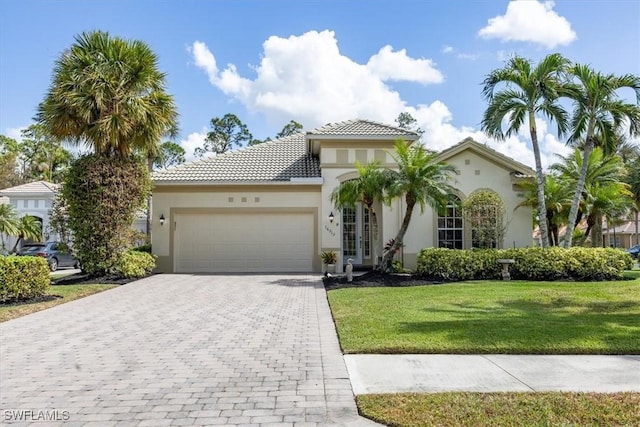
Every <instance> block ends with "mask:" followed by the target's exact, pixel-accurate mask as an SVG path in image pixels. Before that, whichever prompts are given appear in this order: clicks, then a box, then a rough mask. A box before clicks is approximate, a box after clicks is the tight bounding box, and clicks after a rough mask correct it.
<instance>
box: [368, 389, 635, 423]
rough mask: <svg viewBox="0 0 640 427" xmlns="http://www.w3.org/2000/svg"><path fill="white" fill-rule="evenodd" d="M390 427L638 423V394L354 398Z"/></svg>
mask: <svg viewBox="0 0 640 427" xmlns="http://www.w3.org/2000/svg"><path fill="white" fill-rule="evenodd" d="M356 400H357V403H358V409H359V411H360V413H361V414H362V415H364V416H365V417H367V418H370V419H373V420H375V421H377V422H379V423H382V424H384V425H388V426H403V427H413V426H415V427H418V426H443V427H445V426H456V427H457V426H473V427H475V426H638V425H640V409H639V408H640V393H611V394H598V393H434V394H410V393H407V394H386V395H385V394H382V395H362V396H357V397H356Z"/></svg>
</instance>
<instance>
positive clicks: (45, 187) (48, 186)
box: [0, 181, 60, 196]
mask: <svg viewBox="0 0 640 427" xmlns="http://www.w3.org/2000/svg"><path fill="white" fill-rule="evenodd" d="M59 187H60V185H59V184H54V183H52V182H47V181H35V182H29V183H27V184H22V185H18V186H16V187H11V188H5V189H4V190H0V195H4V196H9V195H12V194H33V193H37V194H41V193H55V192H56V191H58V188H59Z"/></svg>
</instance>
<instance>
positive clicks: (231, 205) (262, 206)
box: [152, 120, 534, 273]
mask: <svg viewBox="0 0 640 427" xmlns="http://www.w3.org/2000/svg"><path fill="white" fill-rule="evenodd" d="M398 138H402V139H404V140H407V141H410V142H415V141H417V140H418V135H417V134H416V133H415V132H412V131H409V130H406V129H401V128H398V127H395V126H390V125H385V124H382V123H377V122H372V121H367V120H350V121H345V122H340V123H335V124H328V125H325V126H322V127H320V128H316V129H314V130H312V131H309V132H306V133H304V132H302V133H298V134H295V135H292V136H289V137H286V138H282V139H279V140H276V141H271V142H267V143H263V144H259V145H256V146H252V147H248V148H244V149H240V150H236V151H232V152H228V153H225V154H223V155H219V156H217V157H211V158H208V159H204V160H199V161H196V162H193V163H190V164H185V165H181V166H178V167H176V168H173V169H170V170H166V171H160V172H156V173H154V175H153V208H152V212H154V214H153V227H152V229H153V233H152V247H153V252H154V253H155V254H156V255H157V256H158V260H157V270H158V271H160V272H177V273H204V272H206V273H216V272H320V271H321V269H322V266H321V260H320V253H321V252H322V251H328V250H332V251H336V252H337V253H338V270H341V269H342V267H343V264H344V263H345V262H346V260H347V258H352V259H353V260H354V261H353V263H354V264H355V265H356V266H361V267H367V266H372V265H374V261H375V260H374V259H373V254H374V250H373V246H372V245H373V238H372V227H371V215H370V212H368V210H367V208H366V207H365V206H357V207H356V209H349V208H342V209H341V210H337V209H336V208H335V207H334V206H332V204H331V202H330V194H331V192H332V191H333V190H334V189H335V188H336V187H337V186H339V185H340V183H341V182H344V181H347V180H350V179H353V178H356V177H357V172H356V169H355V167H354V162H355V161H359V162H360V163H362V164H366V163H368V162H370V161H374V160H377V161H379V162H380V163H381V164H382V166H386V167H389V168H394V167H395V164H394V162H393V158H392V156H391V154H390V153H391V152H393V144H394V142H395V141H396V140H397V139H398ZM440 159H442V160H444V161H446V162H449V163H451V164H453V165H455V166H456V167H457V168H458V169H459V170H460V174H459V175H458V176H456V178H455V182H454V183H453V184H454V186H455V187H456V189H457V194H455V196H457V197H459V198H460V199H464V198H465V197H467V196H468V195H469V194H471V193H472V192H473V191H475V190H477V189H491V190H493V191H495V192H496V193H497V194H498V195H499V196H500V197H501V198H502V200H503V201H504V203H505V206H506V219H505V225H506V233H505V235H504V239H503V241H502V242H498V246H500V247H513V246H515V247H524V246H530V245H531V243H532V240H531V230H532V212H531V209H530V208H519V209H515V207H516V205H517V204H518V203H519V202H520V201H521V200H522V199H521V198H520V196H521V194H520V191H521V190H520V187H519V182H521V180H522V179H528V178H529V177H531V176H533V174H534V171H533V170H532V169H530V168H529V167H527V166H525V165H523V164H521V163H518V162H516V161H515V160H513V159H510V158H508V157H506V156H504V155H502V154H499V153H497V152H496V151H494V150H492V149H489V148H488V147H486V146H484V145H482V144H479V143H477V142H475V141H473V140H472V139H470V138H468V139H465V140H464V141H461V142H460V143H458V144H457V145H455V146H453V147H451V148H449V149H447V150H445V151H443V152H441V153H440ZM374 209H376V212H377V217H378V224H379V238H378V248H377V250H376V251H375V253H377V254H378V255H379V256H380V255H382V248H383V245H384V243H385V242H387V241H388V240H389V239H391V238H393V237H395V235H396V232H397V230H398V228H399V227H400V224H401V221H402V218H403V216H404V202H403V200H401V199H397V200H394V201H393V202H392V204H391V206H386V205H385V206H383V205H381V204H378V206H374ZM471 235H472V233H471V230H470V229H468V227H465V224H464V221H463V220H462V218H461V216H460V212H459V210H457V209H455V208H454V207H453V206H452V207H451V208H450V209H447V212H445V213H442V215H439V213H438V212H435V211H434V210H433V209H431V208H427V209H426V210H425V211H424V212H423V213H421V212H420V208H419V207H417V208H416V212H414V216H413V219H412V222H411V225H410V227H409V229H408V231H407V234H406V236H405V242H404V243H405V247H404V248H403V251H402V253H401V254H399V258H400V259H402V261H403V263H404V265H405V266H406V267H408V268H415V266H416V254H417V253H418V251H419V250H420V249H422V248H425V247H455V248H470V247H471V244H472V242H471Z"/></svg>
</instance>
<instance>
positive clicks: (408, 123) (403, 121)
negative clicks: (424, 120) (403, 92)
mask: <svg viewBox="0 0 640 427" xmlns="http://www.w3.org/2000/svg"><path fill="white" fill-rule="evenodd" d="M395 122H396V124H397V125H398V127H399V128H402V129H407V130H412V131H414V132H416V133H417V134H418V135H419V136H421V137H422V135H423V134H424V130H422V129H421V128H419V127H418V121H417V120H416V119H415V118H414V117H413V116H412V115H411V113H407V112H402V113H400V114H398V117H396V120H395Z"/></svg>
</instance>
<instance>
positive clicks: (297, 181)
mask: <svg viewBox="0 0 640 427" xmlns="http://www.w3.org/2000/svg"><path fill="white" fill-rule="evenodd" d="M322 183H323V180H322V177H318V178H291V180H289V181H229V180H226V181H222V180H162V181H153V185H154V186H169V185H170V186H212V185H225V186H228V185H237V186H238V187H246V186H256V185H258V186H263V185H264V186H267V185H268V186H273V185H277V186H299V185H318V186H320V185H322Z"/></svg>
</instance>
